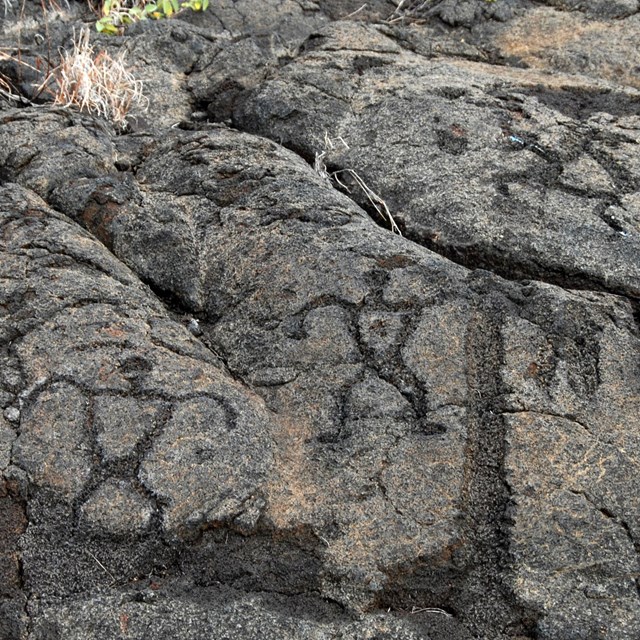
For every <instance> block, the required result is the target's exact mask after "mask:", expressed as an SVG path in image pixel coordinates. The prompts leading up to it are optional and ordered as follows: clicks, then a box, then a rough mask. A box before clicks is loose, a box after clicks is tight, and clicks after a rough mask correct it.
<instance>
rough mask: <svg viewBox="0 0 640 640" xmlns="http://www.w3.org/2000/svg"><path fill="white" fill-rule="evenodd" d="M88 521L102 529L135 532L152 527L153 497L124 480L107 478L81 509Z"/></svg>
mask: <svg viewBox="0 0 640 640" xmlns="http://www.w3.org/2000/svg"><path fill="white" fill-rule="evenodd" d="M80 513H81V516H82V517H83V518H84V519H85V522H86V523H87V525H88V526H89V527H90V528H92V529H94V530H96V531H98V532H99V533H110V534H113V535H115V536H131V535H136V534H140V533H144V532H145V531H146V529H147V528H148V527H149V524H150V522H151V517H152V515H153V509H152V507H151V505H150V504H149V501H148V500H146V499H145V498H143V497H142V496H141V495H140V494H139V493H138V492H136V491H135V489H134V488H133V487H131V486H128V485H127V483H125V482H122V481H113V480H112V481H107V482H104V483H103V484H101V485H100V487H99V488H98V489H97V490H96V491H94V492H93V493H92V494H91V495H90V496H89V498H88V499H87V501H86V502H85V503H84V504H83V505H82V507H81V509H80Z"/></svg>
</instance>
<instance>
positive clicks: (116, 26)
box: [96, 0, 209, 35]
mask: <svg viewBox="0 0 640 640" xmlns="http://www.w3.org/2000/svg"><path fill="white" fill-rule="evenodd" d="M208 6H209V0H183V1H182V2H180V1H179V0H158V1H157V2H149V1H147V0H104V2H103V4H102V17H101V18H100V19H99V20H98V21H97V22H96V29H97V30H98V31H99V32H100V33H105V34H107V35H115V34H118V33H121V32H122V30H123V29H124V27H126V26H127V25H129V24H132V23H133V22H138V21H140V20H147V19H152V20H161V19H163V18H170V17H171V16H172V15H174V14H176V13H178V11H181V10H183V9H191V10H192V11H205V10H206V9H207V7H208Z"/></svg>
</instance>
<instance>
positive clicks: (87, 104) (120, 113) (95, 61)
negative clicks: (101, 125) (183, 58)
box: [46, 29, 148, 126]
mask: <svg viewBox="0 0 640 640" xmlns="http://www.w3.org/2000/svg"><path fill="white" fill-rule="evenodd" d="M50 80H52V81H53V85H54V86H53V88H52V91H53V93H54V103H55V104H57V105H62V106H65V107H77V108H78V109H80V110H81V111H87V112H89V113H92V114H94V115H98V116H102V117H104V118H106V119H108V120H111V122H113V123H114V124H116V125H118V126H124V124H125V122H126V118H127V115H128V114H129V113H130V112H131V111H132V110H133V109H134V108H135V107H138V108H140V109H141V110H146V108H147V106H148V100H147V98H145V96H144V94H143V93H142V82H140V81H139V80H136V78H135V76H134V75H133V74H132V73H131V72H130V71H128V70H127V68H126V67H125V64H124V58H123V56H122V55H118V56H116V57H115V58H114V57H111V56H110V55H109V54H108V53H107V52H106V51H100V52H98V53H96V52H95V50H94V47H93V45H92V44H91V43H90V42H89V30H88V29H83V30H82V31H81V32H80V35H79V36H78V37H77V38H76V37H75V34H74V38H73V49H72V50H71V51H64V52H63V53H62V60H61V62H60V64H59V65H58V66H57V67H56V68H55V69H54V70H53V71H52V72H51V74H50V76H49V78H48V79H47V81H46V83H48V82H49V81H50Z"/></svg>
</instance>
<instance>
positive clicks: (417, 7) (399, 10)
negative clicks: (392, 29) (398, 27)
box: [386, 0, 434, 24]
mask: <svg viewBox="0 0 640 640" xmlns="http://www.w3.org/2000/svg"><path fill="white" fill-rule="evenodd" d="M433 4H434V2H433V0H400V1H399V2H398V3H397V5H396V8H395V9H394V11H393V13H392V14H391V15H390V16H389V17H388V18H387V20H386V22H388V23H390V24H393V23H395V22H402V21H405V20H411V21H416V20H419V19H420V15H419V14H420V12H421V11H422V10H423V9H426V8H427V7H428V6H429V5H433Z"/></svg>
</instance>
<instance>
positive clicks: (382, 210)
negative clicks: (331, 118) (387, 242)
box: [313, 133, 402, 236]
mask: <svg viewBox="0 0 640 640" xmlns="http://www.w3.org/2000/svg"><path fill="white" fill-rule="evenodd" d="M336 139H337V140H340V142H341V143H342V145H343V146H344V147H345V148H346V149H348V148H349V146H348V145H347V143H346V142H345V141H344V140H343V139H342V138H341V137H338V138H336ZM334 148H335V145H334V144H333V140H332V139H331V138H329V136H328V135H327V134H326V133H325V136H324V151H321V152H319V153H316V154H315V160H314V163H313V168H314V169H315V172H316V173H317V174H318V175H319V176H321V177H322V178H324V179H325V180H328V181H329V182H331V181H335V182H336V183H337V184H338V186H340V187H341V188H342V189H343V190H344V191H346V192H347V193H351V189H349V187H348V186H347V185H346V184H345V183H344V182H343V181H342V180H340V178H339V177H338V176H339V175H341V174H346V175H348V176H350V177H351V179H352V180H353V181H354V182H355V183H356V185H357V186H358V187H359V188H360V189H361V190H362V192H363V193H364V195H365V196H366V197H367V200H369V203H370V204H371V205H372V206H373V208H374V209H375V210H376V212H377V213H378V215H379V216H380V217H381V218H382V219H383V220H384V221H385V222H386V223H387V224H388V225H389V227H390V229H391V231H393V233H397V234H398V235H399V236H401V235H402V232H401V231H400V229H399V227H398V225H397V224H396V221H395V220H394V219H393V216H392V215H391V211H389V207H388V206H387V203H386V202H385V201H384V200H383V199H382V198H381V197H380V196H379V195H378V194H377V193H376V192H375V191H374V190H373V189H371V187H369V185H368V184H367V183H366V182H365V181H364V180H363V179H362V178H361V177H360V175H359V174H358V173H357V172H356V171H354V170H353V169H339V170H338V171H332V172H329V171H328V170H327V165H326V164H325V162H324V159H325V157H326V155H327V153H328V151H329V150H330V149H334Z"/></svg>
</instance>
